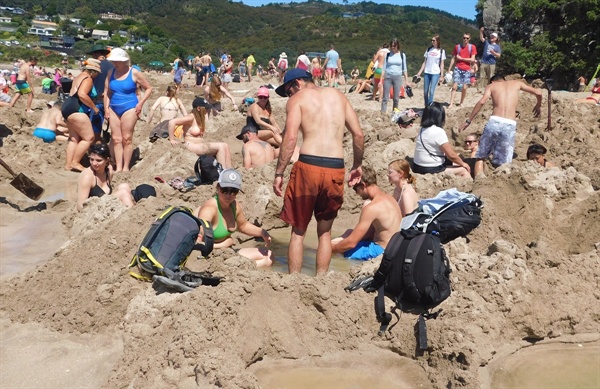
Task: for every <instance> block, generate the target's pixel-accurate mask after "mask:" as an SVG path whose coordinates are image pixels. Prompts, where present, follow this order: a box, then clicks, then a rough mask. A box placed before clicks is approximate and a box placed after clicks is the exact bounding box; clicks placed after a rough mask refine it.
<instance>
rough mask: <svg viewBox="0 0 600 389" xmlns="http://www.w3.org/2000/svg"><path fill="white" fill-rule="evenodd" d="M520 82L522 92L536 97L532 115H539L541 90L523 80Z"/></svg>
mask: <svg viewBox="0 0 600 389" xmlns="http://www.w3.org/2000/svg"><path fill="white" fill-rule="evenodd" d="M520 84H521V90H522V91H523V92H527V93H531V94H532V95H534V96H535V98H536V99H537V103H536V104H535V106H534V107H533V116H534V117H538V116H540V113H541V107H542V91H541V90H539V89H536V88H533V87H531V86H529V85H527V84H525V83H523V82H522V83H520Z"/></svg>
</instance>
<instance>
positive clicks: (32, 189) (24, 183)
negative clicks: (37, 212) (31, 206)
mask: <svg viewBox="0 0 600 389" xmlns="http://www.w3.org/2000/svg"><path fill="white" fill-rule="evenodd" d="M0 165H2V166H4V168H5V169H6V170H8V172H9V173H10V174H11V175H12V176H13V180H12V181H11V182H10V184H11V185H12V186H14V187H15V189H17V190H18V191H19V192H21V193H23V194H24V195H25V196H27V197H29V198H30V199H32V200H37V199H39V198H40V197H41V196H42V193H44V188H42V187H41V186H39V185H38V184H36V183H35V182H33V181H32V180H31V179H30V178H29V177H27V176H26V175H24V174H23V173H19V174H15V172H13V171H12V169H11V168H10V167H8V165H7V164H6V163H5V162H4V161H3V160H2V159H0Z"/></svg>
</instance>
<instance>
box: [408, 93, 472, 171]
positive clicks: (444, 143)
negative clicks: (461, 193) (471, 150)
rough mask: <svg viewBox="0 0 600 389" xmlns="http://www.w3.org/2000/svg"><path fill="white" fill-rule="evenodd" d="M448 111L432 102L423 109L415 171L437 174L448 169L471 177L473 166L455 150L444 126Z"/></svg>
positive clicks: (414, 163)
mask: <svg viewBox="0 0 600 389" xmlns="http://www.w3.org/2000/svg"><path fill="white" fill-rule="evenodd" d="M445 123H446V111H445V110H444V106H443V105H442V104H441V103H436V102H434V103H431V104H430V105H428V106H427V107H425V110H424V111H423V117H422V118H421V130H420V131H419V134H418V135H417V139H416V145H415V155H414V161H413V171H414V172H415V173H419V174H435V173H441V172H443V171H445V170H448V171H449V172H450V173H453V174H456V175H457V176H460V177H469V178H471V168H470V167H469V165H468V164H467V163H466V162H464V161H463V160H462V159H460V157H459V156H458V154H456V152H455V151H454V149H453V148H452V146H451V145H450V143H449V142H448V135H446V131H444V129H443V128H442V127H443V126H444V124H445Z"/></svg>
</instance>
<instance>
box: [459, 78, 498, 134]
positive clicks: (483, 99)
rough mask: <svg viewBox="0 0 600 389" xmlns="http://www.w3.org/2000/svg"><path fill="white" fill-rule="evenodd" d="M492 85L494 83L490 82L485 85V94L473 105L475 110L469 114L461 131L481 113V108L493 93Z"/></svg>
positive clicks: (460, 128)
mask: <svg viewBox="0 0 600 389" xmlns="http://www.w3.org/2000/svg"><path fill="white" fill-rule="evenodd" d="M491 87H492V84H490V85H488V86H487V87H485V91H484V92H483V96H481V99H479V101H478V102H477V103H476V104H475V106H474V107H473V110H472V111H471V113H470V114H469V117H468V118H467V120H466V121H465V122H464V123H463V124H462V125H461V126H460V127H459V128H458V132H461V131H463V130H464V129H465V128H467V127H469V125H470V124H471V121H472V120H473V118H475V116H477V114H478V113H479V111H480V110H481V108H482V107H483V105H484V104H485V103H486V102H487V101H488V99H489V98H490V96H491V95H492V88H491Z"/></svg>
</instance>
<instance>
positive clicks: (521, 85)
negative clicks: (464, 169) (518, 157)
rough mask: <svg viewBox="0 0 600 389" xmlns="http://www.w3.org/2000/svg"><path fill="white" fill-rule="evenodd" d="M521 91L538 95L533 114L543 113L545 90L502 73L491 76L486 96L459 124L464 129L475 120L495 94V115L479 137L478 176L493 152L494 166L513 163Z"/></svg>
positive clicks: (484, 95)
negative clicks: (503, 75)
mask: <svg viewBox="0 0 600 389" xmlns="http://www.w3.org/2000/svg"><path fill="white" fill-rule="evenodd" d="M519 91H523V92H527V93H531V94H532V95H534V96H535V97H536V99H537V104H536V105H535V106H534V107H533V117H539V116H540V111H541V106H542V92H541V90H539V89H535V88H533V87H531V86H529V85H527V84H526V83H525V81H522V80H509V81H506V80H504V77H502V76H501V75H499V74H496V75H495V76H494V77H492V79H491V83H490V84H489V85H488V86H487V87H486V88H485V91H484V92H483V96H481V99H480V100H479V101H478V102H477V104H475V107H473V111H472V112H471V114H470V115H469V117H468V118H467V120H465V123H464V124H463V125H462V126H460V127H459V128H458V131H459V132H460V131H462V130H464V129H465V128H467V127H468V126H469V125H470V124H471V120H473V118H475V116H477V113H479V110H481V108H482V107H483V105H484V104H485V103H486V102H487V101H488V99H489V98H490V97H491V98H492V104H493V110H492V116H490V119H489V120H488V122H487V123H486V125H485V127H484V128H483V134H482V135H481V138H480V139H479V147H478V148H477V152H476V153H475V158H476V159H477V162H475V177H477V175H479V174H480V173H483V161H484V160H485V159H487V158H488V157H489V156H490V155H491V154H493V157H492V165H493V166H494V167H496V166H500V165H503V164H505V163H511V162H512V158H513V151H514V149H515V133H516V131H517V122H516V117H517V104H519Z"/></svg>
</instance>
